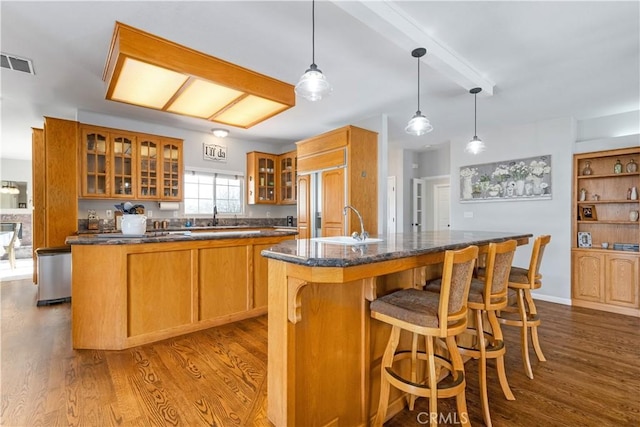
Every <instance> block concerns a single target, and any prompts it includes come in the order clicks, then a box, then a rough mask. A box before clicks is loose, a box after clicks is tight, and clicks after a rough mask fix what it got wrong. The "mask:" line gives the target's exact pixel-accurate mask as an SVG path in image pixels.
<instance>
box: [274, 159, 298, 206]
mask: <svg viewBox="0 0 640 427" xmlns="http://www.w3.org/2000/svg"><path fill="white" fill-rule="evenodd" d="M297 160H298V159H297V156H296V151H289V152H288V153H284V154H280V155H279V156H278V164H277V172H278V174H277V184H278V204H279V205H295V204H296V200H297V199H298V195H297V182H296V169H297Z"/></svg>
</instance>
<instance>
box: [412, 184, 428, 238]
mask: <svg viewBox="0 0 640 427" xmlns="http://www.w3.org/2000/svg"><path fill="white" fill-rule="evenodd" d="M424 185H425V181H424V179H419V178H414V179H412V180H411V231H413V232H416V233H419V232H420V231H422V230H423V224H424V218H423V216H424V213H425V212H424V206H425V200H424Z"/></svg>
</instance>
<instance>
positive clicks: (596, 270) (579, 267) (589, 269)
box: [572, 251, 605, 302]
mask: <svg viewBox="0 0 640 427" xmlns="http://www.w3.org/2000/svg"><path fill="white" fill-rule="evenodd" d="M572 257H573V263H572V264H573V298H576V299H580V300H584V301H594V302H603V301H604V276H605V266H604V257H603V255H601V254H600V253H598V252H588V251H584V252H579V251H574V252H573V253H572Z"/></svg>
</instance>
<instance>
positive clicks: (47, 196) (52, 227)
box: [32, 117, 79, 283]
mask: <svg viewBox="0 0 640 427" xmlns="http://www.w3.org/2000/svg"><path fill="white" fill-rule="evenodd" d="M78 132H79V129H78V123H76V122H74V121H69V120H60V119H54V118H50V117H45V119H44V128H43V129H33V131H32V180H33V181H32V182H33V248H34V250H35V249H37V248H42V247H55V246H64V244H65V240H66V238H67V236H71V235H73V234H75V233H76V232H77V231H78V182H77V179H78V155H77V153H78V151H77V147H76V144H77V141H78V137H79V135H78ZM35 261H36V258H35V252H34V263H33V264H34V273H33V278H34V282H35V283H37V282H38V277H37V270H36V266H37V263H36V262H35Z"/></svg>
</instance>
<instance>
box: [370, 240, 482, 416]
mask: <svg viewBox="0 0 640 427" xmlns="http://www.w3.org/2000/svg"><path fill="white" fill-rule="evenodd" d="M477 256H478V247H477V246H470V247H468V248H465V249H461V250H458V251H447V252H446V253H445V259H444V266H443V274H442V277H443V279H442V292H441V293H440V294H436V293H434V292H427V291H424V290H418V289H403V290H400V291H396V292H393V293H391V294H389V295H385V296H382V297H380V298H378V299H376V300H374V301H373V302H371V305H370V308H371V317H372V318H374V319H377V320H379V321H381V322H384V323H387V324H389V325H391V326H392V328H391V333H390V336H389V341H388V343H387V346H386V348H385V351H384V355H383V357H382V362H381V366H380V399H379V402H378V412H377V414H376V418H375V421H374V425H375V426H382V424H383V423H384V421H385V418H386V414H387V407H388V404H389V389H390V386H391V385H393V386H394V387H395V388H397V389H399V390H402V391H404V392H405V393H408V394H409V398H408V400H409V408H410V409H411V410H413V405H414V402H415V399H416V397H428V398H429V412H430V414H437V413H438V406H437V405H438V404H437V400H438V398H447V397H454V396H455V398H456V406H457V410H458V413H459V420H460V421H461V424H462V425H464V426H469V425H470V423H469V416H468V413H467V404H466V400H465V386H466V383H465V378H464V364H463V362H462V357H461V356H460V353H459V352H458V347H457V345H456V341H455V336H456V335H457V334H460V333H462V332H464V331H465V329H466V327H467V298H468V294H469V287H470V283H471V278H472V274H473V267H474V264H475V259H476V257H477ZM402 330H405V331H408V332H410V333H412V338H413V339H412V347H411V350H410V351H409V350H406V351H404V350H401V351H398V352H396V350H397V348H398V343H399V341H400V333H401V331H402ZM418 336H422V337H424V351H422V350H420V351H419V350H418ZM436 340H441V341H444V344H442V345H443V346H444V347H445V348H446V350H447V353H448V355H447V357H448V358H447V357H445V356H442V355H439V354H436V352H435V345H436V344H437V343H436ZM407 359H410V361H411V378H403V377H402V376H401V375H400V374H399V373H397V372H396V371H394V362H397V361H400V360H407ZM419 360H422V361H425V362H426V369H425V376H426V377H425V378H424V379H420V380H419V379H418V378H417V372H418V370H417V369H416V364H417V362H418V361H419ZM437 419H438V416H437V415H435V416H434V415H430V416H429V421H430V424H431V425H437Z"/></svg>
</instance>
